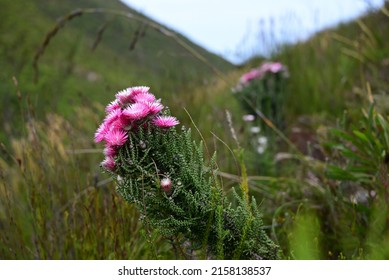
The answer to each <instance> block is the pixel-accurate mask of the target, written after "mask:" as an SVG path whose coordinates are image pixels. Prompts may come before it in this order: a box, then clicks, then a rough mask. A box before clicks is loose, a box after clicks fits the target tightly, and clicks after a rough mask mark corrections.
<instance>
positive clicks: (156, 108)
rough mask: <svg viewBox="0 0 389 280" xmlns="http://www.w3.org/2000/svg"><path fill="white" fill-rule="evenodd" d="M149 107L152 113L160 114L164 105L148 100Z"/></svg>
mask: <svg viewBox="0 0 389 280" xmlns="http://www.w3.org/2000/svg"><path fill="white" fill-rule="evenodd" d="M145 104H146V105H147V106H148V107H149V111H150V114H153V115H155V114H158V113H159V112H161V110H162V109H163V105H162V104H161V103H159V102H147V103H145Z"/></svg>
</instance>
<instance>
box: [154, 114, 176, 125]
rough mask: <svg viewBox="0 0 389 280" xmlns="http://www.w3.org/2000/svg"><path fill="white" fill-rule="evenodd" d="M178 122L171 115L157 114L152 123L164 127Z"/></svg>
mask: <svg viewBox="0 0 389 280" xmlns="http://www.w3.org/2000/svg"><path fill="white" fill-rule="evenodd" d="M179 123H180V122H179V121H178V120H177V119H176V118H175V117H172V116H158V117H156V118H155V119H154V120H153V124H155V125H156V126H158V127H164V128H167V127H172V126H175V125H177V124H179Z"/></svg>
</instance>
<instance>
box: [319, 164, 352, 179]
mask: <svg viewBox="0 0 389 280" xmlns="http://www.w3.org/2000/svg"><path fill="white" fill-rule="evenodd" d="M325 175H326V176H327V177H328V178H330V179H334V180H340V181H355V180H357V178H356V177H355V176H354V175H353V174H352V173H351V172H349V171H347V170H344V169H342V168H340V167H338V166H336V165H331V164H329V165H327V169H326V171H325Z"/></svg>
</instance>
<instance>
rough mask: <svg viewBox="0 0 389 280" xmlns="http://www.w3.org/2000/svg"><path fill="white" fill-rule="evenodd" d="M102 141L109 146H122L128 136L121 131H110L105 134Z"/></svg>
mask: <svg viewBox="0 0 389 280" xmlns="http://www.w3.org/2000/svg"><path fill="white" fill-rule="evenodd" d="M104 139H105V141H106V142H107V144H108V145H110V146H123V145H124V143H126V141H127V139H128V135H127V133H126V132H125V131H124V130H122V129H112V130H110V131H108V132H107V134H105V138H104Z"/></svg>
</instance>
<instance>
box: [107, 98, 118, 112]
mask: <svg viewBox="0 0 389 280" xmlns="http://www.w3.org/2000/svg"><path fill="white" fill-rule="evenodd" d="M116 109H120V104H119V100H117V99H115V100H114V101H112V102H111V103H109V104H108V105H107V107H105V112H106V113H107V114H109V113H111V112H112V111H114V110H116Z"/></svg>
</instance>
